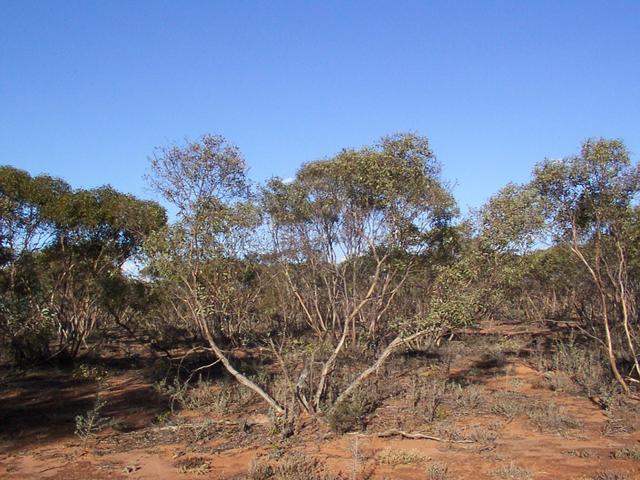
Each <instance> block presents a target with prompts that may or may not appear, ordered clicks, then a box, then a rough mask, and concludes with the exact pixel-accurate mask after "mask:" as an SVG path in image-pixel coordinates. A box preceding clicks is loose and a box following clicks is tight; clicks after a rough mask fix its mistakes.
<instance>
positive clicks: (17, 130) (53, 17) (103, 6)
mask: <svg viewBox="0 0 640 480" xmlns="http://www.w3.org/2000/svg"><path fill="white" fill-rule="evenodd" d="M401 131H416V132H419V133H421V134H423V135H426V136H427V137H429V139H430V140H431V143H432V146H433V148H434V150H435V152H436V154H437V156H438V158H439V159H440V160H441V162H442V163H443V166H444V168H443V173H444V176H445V177H446V178H447V179H448V180H450V181H452V182H455V183H456V186H455V189H454V193H455V195H456V198H457V199H458V201H459V203H460V205H461V207H462V208H463V210H465V209H466V208H467V207H469V206H479V205H481V204H482V203H483V202H484V200H485V199H486V198H487V197H488V196H489V195H491V194H492V193H494V192H495V191H497V190H498V189H499V188H500V187H501V186H503V185H504V184H505V183H507V182H508V181H524V180H526V179H527V178H528V176H529V172H530V171H531V167H532V166H533V164H534V163H535V162H537V161H540V160H542V159H543V158H545V157H560V156H564V155H568V154H572V153H575V152H577V150H578V148H579V145H580V143H581V142H582V140H584V139H585V138H587V137H592V136H605V137H617V138H622V139H623V140H624V141H625V142H626V143H627V145H628V147H629V148H630V150H631V151H632V155H633V158H634V159H636V160H637V159H638V152H640V2H637V1H626V2H623V1H606V2H605V1H602V2H589V1H558V0H553V1H536V2H533V1H531V2H520V1H484V2H481V1H467V2H465V1H447V2H445V1H443V2H433V1H403V0H397V1H386V2H382V1H367V2H356V1H313V2H312V1H295V2H294V1H290V2H286V1H268V2H267V1H262V2H248V1H246V2H245V1H228V2H222V1H206V2H204V1H203V2H198V1H184V2H183V1H180V2H177V1H173V0H172V1H148V2H147V1H135V2H133V1H127V2H125V1H115V0H108V1H107V0H104V1H88V0H82V1H71V0H64V1H62V0H61V1H45V0H40V1H30V0H15V1H8V0H0V163H2V164H11V165H15V166H17V167H20V168H23V169H26V170H28V171H30V172H31V173H34V174H35V173H40V172H47V173H50V174H53V175H56V176H61V177H63V178H65V179H66V180H67V181H69V182H70V183H71V184H72V185H74V186H77V187H93V186H98V185H102V184H107V183H108V184H111V185H113V186H114V187H116V188H118V189H120V190H123V191H126V192H132V193H135V194H138V195H141V196H144V197H150V196H152V194H151V192H149V191H148V190H147V188H146V187H145V184H144V180H143V178H142V176H143V174H144V173H145V171H146V169H147V165H148V161H147V158H148V156H149V155H150V154H151V153H152V151H153V148H154V147H156V146H161V145H168V144H172V143H175V142H181V141H182V140H183V139H185V138H190V139H195V138H197V137H198V136H200V135H201V134H204V133H217V134H221V135H224V136H225V137H227V138H228V139H229V140H231V141H232V142H234V143H236V144H237V145H238V146H239V147H240V148H241V150H242V151H243V153H244V155H245V157H246V159H247V162H248V163H249V165H250V167H251V176H252V177H253V178H254V179H255V180H258V181H261V180H264V179H266V178H268V177H270V176H272V175H279V176H282V177H285V178H286V177H290V176H292V175H293V174H294V173H295V170H296V169H297V167H298V166H299V165H300V164H301V163H302V162H305V161H309V160H314V159H318V158H322V157H326V156H329V155H332V154H334V153H336V152H337V151H339V150H340V149H341V148H343V147H357V146H361V145H365V144H370V143H373V142H375V141H376V140H377V139H378V138H379V137H380V136H382V135H384V134H388V133H394V132H401Z"/></svg>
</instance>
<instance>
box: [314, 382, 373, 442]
mask: <svg viewBox="0 0 640 480" xmlns="http://www.w3.org/2000/svg"><path fill="white" fill-rule="evenodd" d="M377 407H378V401H377V399H375V398H374V396H373V395H372V394H370V393H368V392H367V391H365V390H363V389H358V390H357V391H356V392H355V393H354V394H353V395H351V396H350V397H349V398H347V399H345V400H344V401H342V402H340V403H339V404H337V405H335V406H334V407H333V409H331V410H330V411H329V412H328V413H327V417H326V419H327V423H328V424H329V427H330V428H331V429H332V430H333V431H334V432H337V433H346V432H350V431H354V430H364V429H365V428H366V426H367V416H368V415H369V414H371V413H372V412H373V411H374V410H375V409H376V408H377Z"/></svg>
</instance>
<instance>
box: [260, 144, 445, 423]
mask: <svg viewBox="0 0 640 480" xmlns="http://www.w3.org/2000/svg"><path fill="white" fill-rule="evenodd" d="M263 199H264V205H265V209H266V212H267V213H268V215H269V222H270V224H271V230H272V236H273V240H274V245H275V248H276V251H277V252H278V254H279V266H280V269H281V272H282V275H283V276H284V277H285V278H286V284H287V285H288V288H289V292H290V295H291V297H292V298H295V300H296V302H297V310H298V316H299V318H300V319H301V321H302V322H304V323H306V325H307V327H308V329H309V330H310V331H311V332H313V335H314V336H315V337H316V339H317V340H316V348H315V349H314V351H313V354H312V358H311V360H310V361H308V362H306V367H305V369H304V370H303V371H302V372H300V375H299V380H298V382H297V383H296V385H295V388H296V395H297V397H298V399H299V401H300V402H301V403H302V405H303V406H304V408H306V409H307V410H308V411H310V412H319V411H320V410H321V409H322V407H323V405H324V404H325V403H326V402H325V400H327V398H326V396H327V395H326V394H327V387H328V384H329V380H330V377H331V375H332V374H333V373H334V371H335V370H336V368H337V366H338V364H339V363H340V360H341V358H342V357H344V354H345V352H346V350H347V348H351V349H356V348H362V349H364V350H363V352H368V353H369V354H370V353H371V351H372V350H379V349H380V348H381V349H382V350H381V351H380V353H379V354H378V355H377V356H376V358H375V360H374V361H373V366H372V367H370V368H367V369H365V370H363V371H362V372H360V374H358V375H357V376H356V377H355V378H354V379H352V381H351V383H350V384H349V385H347V386H345V388H344V389H343V390H342V391H341V392H340V393H338V395H337V397H336V398H335V399H334V400H335V402H334V404H335V405H337V404H339V403H340V402H341V401H342V400H344V399H345V398H347V397H348V396H349V395H350V393H351V392H352V391H353V390H354V389H355V388H356V387H357V386H358V385H359V384H360V383H361V382H362V381H364V380H365V379H366V378H367V377H368V376H369V375H371V374H373V373H374V372H375V371H376V370H377V368H378V367H380V365H382V363H383V362H384V361H385V360H386V359H387V358H388V357H389V355H390V354H391V353H393V352H394V351H395V350H396V349H398V348H400V347H401V346H402V345H403V344H405V343H406V341H408V340H409V339H414V338H417V337H420V336H425V335H428V334H429V333H431V334H435V333H436V332H439V331H441V327H442V325H440V324H434V323H433V322H430V321H429V320H430V319H429V316H428V312H426V311H420V309H416V310H414V311H412V312H400V311H394V310H393V309H394V303H395V301H396V300H397V298H398V296H399V295H400V293H401V292H402V291H403V288H404V287H405V285H406V284H407V281H408V279H409V277H410V275H411V274H412V273H415V272H416V268H417V267H418V266H419V265H420V263H421V262H420V260H421V259H423V258H424V256H426V255H427V254H428V253H429V252H435V251H436V250H438V249H439V248H443V245H444V244H446V242H447V241H448V240H449V239H450V235H449V234H447V233H444V234H443V232H449V229H450V226H451V225H450V224H451V220H452V218H453V217H454V216H455V215H456V213H457V210H456V206H455V202H454V200H453V197H452V196H451V194H450V193H449V191H448V189H447V188H446V186H445V185H444V184H443V182H442V181H441V180H440V165H439V163H438V162H437V160H436V159H435V156H434V154H433V152H432V150H431V148H430V146H429V143H428V141H427V139H426V138H424V137H419V136H417V135H413V134H403V135H395V136H389V137H384V138H383V139H382V140H381V141H380V142H379V143H378V144H377V145H374V146H371V147H365V148H362V149H357V150H353V149H346V150H343V151H341V152H340V153H339V154H338V155H336V156H335V157H333V158H330V159H326V160H319V161H314V162H309V163H307V164H305V165H303V166H302V167H301V168H300V170H299V171H298V172H297V174H296V176H295V178H294V179H293V180H292V181H290V182H285V181H282V180H281V179H277V178H276V179H272V180H271V181H270V182H269V183H268V185H267V186H266V188H265V189H264V194H263ZM323 352H326V354H324V353H323ZM316 356H318V357H322V358H321V362H320V366H319V367H318V369H317V371H316V368H315V366H316V363H317V362H316V360H317V359H316ZM312 383H313V384H314V385H312ZM330 400H331V399H329V403H331V401H330Z"/></svg>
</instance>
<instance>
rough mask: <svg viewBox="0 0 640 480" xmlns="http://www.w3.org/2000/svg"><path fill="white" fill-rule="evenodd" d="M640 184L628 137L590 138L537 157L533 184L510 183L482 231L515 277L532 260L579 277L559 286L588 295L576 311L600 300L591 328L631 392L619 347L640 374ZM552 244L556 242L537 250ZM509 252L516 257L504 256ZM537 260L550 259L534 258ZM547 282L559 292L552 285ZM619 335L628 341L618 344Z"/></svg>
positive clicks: (486, 212) (547, 271)
mask: <svg viewBox="0 0 640 480" xmlns="http://www.w3.org/2000/svg"><path fill="white" fill-rule="evenodd" d="M639 192H640V170H639V167H638V165H637V164H634V163H633V162H632V161H631V159H630V156H629V152H628V150H627V149H626V147H625V146H624V144H623V143H622V142H621V141H619V140H606V139H590V140H587V141H585V142H584V143H583V145H582V148H581V150H580V153H579V154H578V155H573V156H569V157H565V158H562V159H553V160H545V161H543V162H541V163H539V164H538V165H536V167H535V168H534V171H533V178H532V180H531V181H530V182H528V183H527V184H524V185H509V186H507V187H506V188H505V189H503V190H502V191H501V192H500V193H499V194H497V195H496V196H495V197H493V198H492V199H491V201H490V202H488V204H487V205H486V206H485V207H484V208H483V210H482V211H481V221H480V225H481V229H480V238H481V239H482V240H484V241H485V242H486V243H487V245H489V246H490V251H491V252H492V254H493V255H496V256H499V257H500V259H499V261H498V262H497V263H498V264H500V265H501V266H502V267H504V266H505V265H508V264H511V265H513V266H515V267H516V268H515V269H512V275H511V278H512V279H515V280H516V282H515V283H516V284H517V283H518V281H520V282H521V281H523V280H524V279H525V278H526V274H528V272H526V271H525V270H526V268H532V269H536V268H537V269H538V274H540V273H542V275H543V277H545V278H553V277H552V276H551V275H552V274H553V270H554V269H555V270H557V269H558V268H561V269H562V270H561V271H559V272H558V274H559V275H561V276H562V277H563V278H562V279H563V280H566V279H567V278H572V279H573V280H572V281H573V282H574V284H573V286H572V287H573V288H571V287H567V286H566V283H565V282H560V285H559V286H560V288H561V290H563V291H564V292H565V293H566V294H569V295H571V296H575V297H582V298H581V299H580V300H579V301H576V299H573V300H572V303H573V304H574V305H573V308H575V309H576V310H578V313H581V314H582V316H583V317H588V316H590V315H587V314H586V310H585V309H584V308H581V307H580V304H582V305H584V304H589V303H594V301H595V304H596V305H597V308H596V312H595V313H596V319H597V321H598V328H596V330H595V332H593V333H589V335H591V336H593V337H594V338H596V339H597V340H598V341H599V342H600V343H601V344H602V346H603V347H604V350H605V352H606V355H607V358H608V361H609V365H610V368H611V371H612V373H613V375H614V377H615V378H616V380H617V382H618V383H619V384H620V385H621V387H622V388H623V390H624V391H625V392H626V393H629V392H630V389H629V385H628V382H627V380H625V378H624V376H623V375H622V373H621V372H620V369H619V362H618V360H619V359H620V358H619V357H620V356H621V354H622V356H625V357H626V358H627V359H629V360H630V363H631V364H632V365H633V368H632V370H633V371H635V373H636V376H638V375H639V374H640V365H639V364H638V359H637V354H636V352H637V349H638V347H637V328H638V325H637V318H636V317H634V314H633V312H635V299H636V298H637V293H638V292H637V290H636V291H635V292H633V291H630V290H632V289H633V288H637V283H636V282H634V281H633V278H632V275H630V269H629V265H628V263H629V261H630V260H631V261H633V257H634V255H636V254H637V247H636V246H635V245H634V244H635V242H634V241H632V240H631V239H632V238H634V235H633V232H635V231H637V215H636V212H637V206H636V204H637V199H638V193H639ZM548 245H553V246H554V247H553V249H549V250H547V251H546V252H540V251H539V252H533V250H535V249H536V248H537V249H540V248H542V247H543V246H548ZM534 253H535V254H534ZM566 253H568V254H570V255H572V256H573V257H574V258H575V260H576V261H577V262H578V264H579V265H581V266H582V268H583V272H584V273H585V274H586V275H587V278H588V279H590V280H589V282H590V283H591V288H585V285H584V282H582V281H581V280H580V279H579V276H578V275H576V274H575V268H574V267H573V266H572V265H571V262H570V261H568V258H567V255H566ZM630 253H631V259H630V257H629V254H630ZM505 254H507V256H505ZM509 255H511V260H510V261H509V262H507V263H505V261H504V259H505V258H506V259H508V258H509ZM536 261H542V262H544V263H543V264H542V265H539V266H536V264H535V262H536ZM550 261H551V262H553V263H554V264H556V265H555V266H554V265H553V264H549V262H550ZM540 267H542V268H543V270H544V271H542V272H541V271H540ZM531 273H534V272H533V270H532V272H531ZM555 278H556V279H558V278H559V277H558V275H556V277H555ZM521 287H523V288H524V287H526V285H525V284H521ZM545 288H546V289H547V290H551V291H552V292H555V286H554V285H550V284H546V285H545ZM578 289H579V290H580V291H578ZM499 290H502V289H499ZM593 292H595V295H594V294H593ZM525 293H526V292H525ZM593 297H595V298H593ZM565 304H566V302H565ZM587 333H588V332H587ZM615 336H620V337H621V338H622V341H621V342H617V344H616V341H615V340H616V339H615V338H614V337H615Z"/></svg>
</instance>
